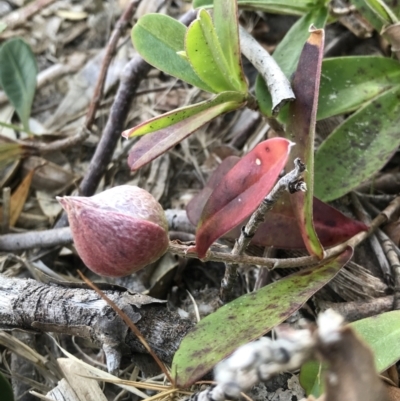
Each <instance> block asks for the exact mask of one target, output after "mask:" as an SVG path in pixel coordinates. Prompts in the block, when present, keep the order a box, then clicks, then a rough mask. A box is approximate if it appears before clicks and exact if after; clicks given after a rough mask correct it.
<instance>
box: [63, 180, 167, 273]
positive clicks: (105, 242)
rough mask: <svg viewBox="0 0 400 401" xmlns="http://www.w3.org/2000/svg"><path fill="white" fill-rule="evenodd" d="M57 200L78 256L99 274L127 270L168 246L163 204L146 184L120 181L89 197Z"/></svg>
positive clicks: (156, 256)
mask: <svg viewBox="0 0 400 401" xmlns="http://www.w3.org/2000/svg"><path fill="white" fill-rule="evenodd" d="M57 200H58V201H59V202H60V204H61V205H62V207H63V208H64V209H65V211H66V212H67V214H68V219H69V223H70V226H71V231H72V237H73V239H74V244H75V247H76V250H77V251H78V254H79V256H80V257H81V259H82V260H83V262H84V263H85V265H86V266H87V267H88V268H89V269H90V270H92V271H93V272H95V273H97V274H99V275H100V276H107V277H123V276H127V275H129V274H131V273H134V272H136V271H138V270H140V269H142V268H143V267H145V266H147V265H148V264H150V263H152V262H155V261H156V260H157V259H159V258H160V257H161V256H162V255H164V253H165V252H167V250H168V244H169V239H168V223H167V219H166V217H165V214H164V210H163V208H162V207H161V205H160V204H159V203H158V202H157V201H156V200H155V199H154V198H153V196H152V195H151V194H149V193H148V192H147V191H145V190H144V189H141V188H139V187H135V186H130V185H121V186H119V187H114V188H111V189H108V190H107V191H104V192H101V193H99V194H97V195H95V196H92V197H89V198H86V197H81V196H64V197H57Z"/></svg>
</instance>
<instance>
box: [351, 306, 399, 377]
mask: <svg viewBox="0 0 400 401" xmlns="http://www.w3.org/2000/svg"><path fill="white" fill-rule="evenodd" d="M350 326H351V327H353V328H354V329H355V330H356V332H357V333H358V334H359V335H360V336H361V338H362V339H363V340H364V341H365V342H366V343H367V344H368V345H369V346H370V347H371V348H372V351H373V352H374V355H375V366H376V369H377V371H378V372H383V371H385V370H386V369H388V368H389V367H390V366H392V365H394V364H395V363H396V362H397V361H399V360H400V348H399V346H398V345H399V343H400V311H391V312H386V313H382V314H380V315H378V316H373V317H368V318H366V319H361V320H358V321H357V322H353V323H351V324H350Z"/></svg>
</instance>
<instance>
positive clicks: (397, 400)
mask: <svg viewBox="0 0 400 401" xmlns="http://www.w3.org/2000/svg"><path fill="white" fill-rule="evenodd" d="M386 389H387V393H388V397H389V401H400V388H398V387H393V386H389V385H387V386H386Z"/></svg>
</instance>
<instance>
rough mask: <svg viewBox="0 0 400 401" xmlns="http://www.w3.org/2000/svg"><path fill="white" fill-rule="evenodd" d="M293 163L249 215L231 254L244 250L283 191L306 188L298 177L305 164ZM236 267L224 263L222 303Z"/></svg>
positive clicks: (230, 295) (228, 293)
mask: <svg viewBox="0 0 400 401" xmlns="http://www.w3.org/2000/svg"><path fill="white" fill-rule="evenodd" d="M294 164H295V168H294V169H293V170H292V171H291V172H290V173H288V174H286V175H285V176H283V177H282V178H281V179H280V180H279V181H278V182H277V183H276V184H275V186H274V187H273V188H272V190H271V192H270V193H269V194H268V195H267V196H266V197H265V198H264V200H263V201H262V202H261V204H260V206H259V207H258V208H257V210H256V211H255V212H254V213H253V214H252V215H251V217H250V220H249V222H248V223H247V224H246V226H245V227H244V228H243V229H242V231H241V234H240V237H239V239H238V240H237V241H236V243H235V246H234V247H233V250H232V255H235V256H236V255H241V254H243V253H244V252H245V250H246V248H247V246H248V245H249V244H250V241H251V240H252V238H253V237H254V235H255V233H256V231H257V229H258V227H259V226H260V224H261V223H263V222H264V220H265V215H266V213H267V212H268V211H270V210H271V209H272V207H273V206H274V204H275V203H276V202H277V201H278V199H279V198H280V196H281V195H282V194H283V193H284V192H285V191H289V192H290V193H293V192H297V191H305V190H306V186H305V183H304V182H303V181H302V180H301V178H300V177H301V174H302V173H303V172H304V171H305V169H306V166H305V164H304V163H302V161H301V160H300V159H299V158H297V159H296V160H295V161H294ZM238 268H239V264H237V263H233V264H226V267H225V275H224V278H223V280H222V283H221V289H220V300H221V301H222V302H223V303H226V302H229V301H230V300H232V298H233V292H232V290H233V286H234V285H235V283H236V278H237V270H238Z"/></svg>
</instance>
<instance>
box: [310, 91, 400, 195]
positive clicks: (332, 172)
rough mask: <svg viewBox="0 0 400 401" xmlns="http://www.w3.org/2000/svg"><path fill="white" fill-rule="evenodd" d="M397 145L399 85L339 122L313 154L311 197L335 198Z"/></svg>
mask: <svg viewBox="0 0 400 401" xmlns="http://www.w3.org/2000/svg"><path fill="white" fill-rule="evenodd" d="M399 145H400V86H397V87H395V88H393V89H391V90H389V91H387V92H385V93H383V94H382V95H380V96H378V97H377V98H375V99H373V100H372V101H370V102H369V103H367V104H366V105H364V106H363V107H362V108H361V109H359V110H358V111H357V112H356V113H354V114H353V115H352V116H351V117H350V118H348V119H347V120H346V121H344V122H343V123H342V124H341V125H339V126H338V127H337V128H336V129H335V130H334V131H333V132H332V133H331V135H329V137H328V138H327V139H326V140H325V141H324V142H323V143H322V145H321V146H320V147H319V149H318V150H317V153H316V155H315V188H314V189H315V196H317V197H318V198H320V199H321V200H323V201H331V200H334V199H337V198H339V197H341V196H343V195H345V194H346V193H348V192H349V191H351V190H352V189H354V188H356V187H357V186H358V185H360V184H361V183H362V182H363V181H365V180H367V179H368V178H370V177H371V176H372V175H373V174H374V173H376V172H377V171H379V170H380V169H381V168H382V167H383V166H384V165H385V164H386V162H387V161H388V160H389V158H390V157H391V155H392V154H393V152H394V151H395V150H396V149H397V148H398V146H399Z"/></svg>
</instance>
